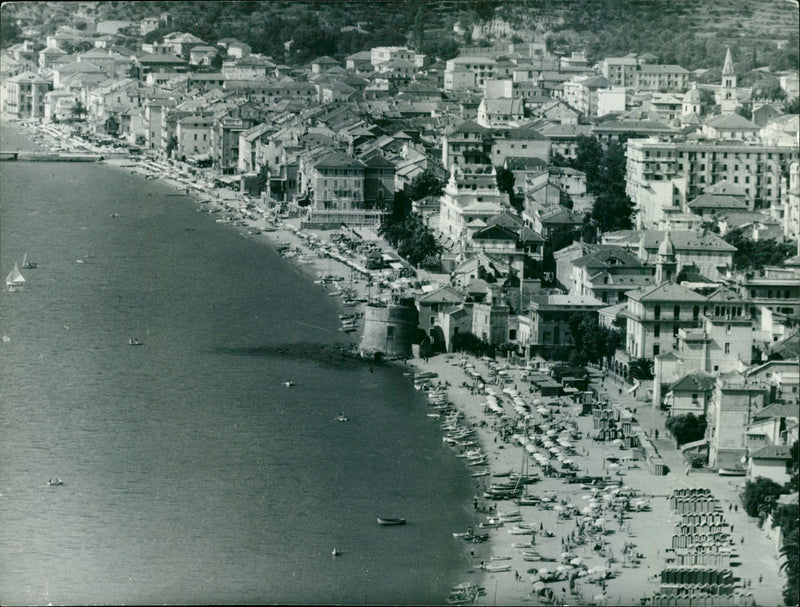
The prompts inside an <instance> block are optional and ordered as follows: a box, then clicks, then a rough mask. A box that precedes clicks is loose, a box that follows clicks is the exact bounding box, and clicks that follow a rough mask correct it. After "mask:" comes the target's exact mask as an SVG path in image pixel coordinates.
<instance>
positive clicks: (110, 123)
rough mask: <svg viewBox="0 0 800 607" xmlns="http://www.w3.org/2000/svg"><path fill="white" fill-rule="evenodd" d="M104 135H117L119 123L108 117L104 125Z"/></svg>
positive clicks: (112, 117)
mask: <svg viewBox="0 0 800 607" xmlns="http://www.w3.org/2000/svg"><path fill="white" fill-rule="evenodd" d="M105 127H106V133H108V134H109V135H118V134H119V121H118V120H117V119H116V118H115V117H114V116H109V117H108V118H107V119H106V123H105Z"/></svg>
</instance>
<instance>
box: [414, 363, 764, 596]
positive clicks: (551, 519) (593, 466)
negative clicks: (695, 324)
mask: <svg viewBox="0 0 800 607" xmlns="http://www.w3.org/2000/svg"><path fill="white" fill-rule="evenodd" d="M413 365H414V367H415V369H417V376H416V377H417V379H416V382H415V385H416V386H417V387H418V388H419V389H420V390H424V391H425V393H426V394H427V397H428V401H429V408H430V409H431V411H430V412H429V413H428V415H429V417H431V418H432V419H434V420H435V421H436V422H438V423H439V424H440V427H441V429H442V432H443V441H444V443H445V444H446V445H448V446H449V447H450V448H451V449H453V451H454V452H455V455H456V457H461V458H464V460H465V462H466V463H467V465H468V469H469V471H470V474H471V476H472V477H473V479H474V486H475V496H474V499H473V503H472V509H473V511H474V516H475V522H474V524H473V525H472V526H470V528H468V529H467V530H455V531H454V532H453V536H454V538H455V539H456V540H463V541H465V542H466V544H465V546H466V552H468V554H469V556H468V557H466V558H468V559H469V561H470V568H469V569H468V572H469V573H470V574H471V575H473V576H477V577H478V579H477V580H476V579H473V580H470V581H469V582H464V583H463V584H459V585H458V586H457V587H454V588H453V590H452V593H451V596H450V599H449V602H450V603H451V604H466V603H476V604H488V603H490V602H495V603H499V604H523V603H525V604H533V605H537V604H538V605H562V604H573V605H575V604H582V605H586V604H592V605H603V604H604V605H628V604H637V605H656V604H659V605H660V604H672V603H669V602H668V601H669V600H673V599H671V598H669V597H668V596H667V595H662V594H661V591H662V590H663V589H664V588H665V586H664V584H665V583H666V582H665V581H664V580H665V579H667V577H665V576H666V573H665V572H667V571H669V570H670V569H669V568H670V567H675V566H676V563H677V560H678V555H677V554H676V551H675V548H674V544H675V541H676V540H675V539H674V537H673V535H674V533H675V529H676V525H679V524H680V523H681V520H682V519H681V517H682V516H685V515H684V514H683V513H678V512H676V511H673V510H672V509H671V508H670V502H669V498H670V496H671V495H672V492H673V491H674V490H676V489H675V488H676V487H683V486H685V483H686V480H685V477H683V476H682V475H681V477H678V476H676V475H675V474H671V475H669V477H659V476H655V475H653V474H652V472H651V471H649V470H648V469H647V467H646V466H644V465H643V462H642V461H641V460H640V459H639V455H638V454H637V452H636V450H635V449H631V448H630V447H628V446H627V445H626V443H627V441H623V440H620V439H609V440H604V439H603V438H602V437H603V433H602V432H600V431H598V418H597V416H593V415H592V414H591V413H589V412H588V411H589V410H591V409H592V408H594V407H595V406H597V407H599V408H603V409H604V408H606V407H609V406H618V407H624V408H626V410H627V412H628V413H632V410H633V409H634V408H636V407H632V406H631V405H632V404H635V401H634V402H625V403H622V402H619V401H617V399H614V398H613V397H611V396H610V394H611V391H609V390H608V388H609V385H608V382H607V381H606V379H605V378H604V377H603V375H602V374H601V373H600V372H597V371H594V373H593V382H592V384H591V388H592V390H590V392H592V395H593V396H592V400H593V401H594V402H593V403H589V406H588V407H587V406H586V403H585V402H582V401H584V400H585V399H586V396H587V393H584V394H582V395H576V396H570V397H565V396H561V397H543V396H542V395H541V394H540V393H539V392H538V391H537V389H536V387H535V385H534V384H528V385H526V383H527V378H528V376H529V369H527V368H525V367H524V365H519V366H516V365H512V364H510V363H508V362H504V361H495V360H494V359H490V358H486V357H484V358H476V357H473V356H462V355H454V354H450V355H441V356H436V357H433V358H431V359H430V360H429V361H428V362H424V361H422V360H420V361H414V362H413ZM613 393H618V391H617V390H616V388H615V389H614V390H613ZM616 395H617V396H619V394H616ZM610 401H614V402H610ZM626 405H627V406H626ZM651 432H652V431H651ZM676 481H677V482H676ZM714 503H715V504H716V506H715V507H716V509H717V510H722V509H723V508H722V505H721V502H719V500H717V501H715V502H714ZM729 506H730V508H731V510H730V514H729V517H730V516H733V515H738V512H734V511H733V507H734V505H733V504H729ZM727 524H728V523H727V522H725V523H724V525H727ZM733 531H734V526H733V524H732V523H731V524H730V525H729V526H727V527H724V529H722V533H721V537H723V540H724V541H720V542H718V543H719V544H721V545H723V548H722V550H723V551H726V552H727V554H728V555H729V557H730V559H740V560H742V561H744V560H745V559H746V557H745V555H743V554H739V550H740V549H741V543H740V542H739V539H741V540H742V542H743V541H744V538H743V537H741V538H739V537H734V535H733ZM734 540H735V541H734ZM742 552H743V551H742ZM725 584H727V586H726V587H725V589H724V591H726V592H727V591H730V592H731V593H732V594H730V595H728V596H726V597H724V598H723V597H722V596H716V597H712V596H710V595H703V596H704V597H705V600H707V604H709V605H710V604H739V605H752V604H756V598H755V595H754V593H753V592H752V589H751V584H752V580H750V579H749V578H748V579H744V578H736V577H733V575H732V574H731V576H729V577H727V578H726V579H725ZM667 585H669V584H667ZM719 588H721V586H720V587H719ZM719 588H718V587H714V588H713V589H712V591H720V590H719ZM759 589H760V590H759V592H761V595H763V594H764V590H765V589H764V587H763V575H762V577H761V578H760V579H759ZM691 590H692V591H693V592H695V596H697V597H700V596H701V592H704V591H708V590H709V588H707V587H704V586H702V585H697V586H696V587H693V588H691ZM768 594H770V596H772V595H774V597H775V600H776V601H779V594H778V592H774V591H771V592H769V593H768ZM698 600H699V599H698ZM720 600H722V601H723V602H722V603H720V602H719V601H720ZM715 601H716V602H715ZM697 604H702V603H700V602H698V603H697Z"/></svg>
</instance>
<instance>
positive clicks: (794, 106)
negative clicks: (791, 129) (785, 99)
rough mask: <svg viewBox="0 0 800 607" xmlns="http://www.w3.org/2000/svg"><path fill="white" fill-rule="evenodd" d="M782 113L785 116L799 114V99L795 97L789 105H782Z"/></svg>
mask: <svg viewBox="0 0 800 607" xmlns="http://www.w3.org/2000/svg"><path fill="white" fill-rule="evenodd" d="M783 111H784V112H786V113H787V114H800V97H795V98H794V99H792V100H791V101H790V102H789V103H786V104H784V106H783Z"/></svg>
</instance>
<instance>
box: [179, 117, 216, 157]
mask: <svg viewBox="0 0 800 607" xmlns="http://www.w3.org/2000/svg"><path fill="white" fill-rule="evenodd" d="M213 127H214V118H213V117H212V116H208V115H206V116H187V117H185V118H181V119H180V120H178V122H177V126H176V129H175V137H176V138H177V140H178V146H177V148H176V155H177V157H178V158H179V159H180V160H186V159H188V158H196V159H199V158H203V157H209V158H210V154H211V151H212V149H211V141H212V133H211V130H212V129H213Z"/></svg>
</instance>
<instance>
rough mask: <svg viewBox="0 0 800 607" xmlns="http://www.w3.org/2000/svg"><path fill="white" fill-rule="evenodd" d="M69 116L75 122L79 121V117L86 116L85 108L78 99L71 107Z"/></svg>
mask: <svg viewBox="0 0 800 607" xmlns="http://www.w3.org/2000/svg"><path fill="white" fill-rule="evenodd" d="M71 114H72V117H73V118H75V119H76V120H80V119H81V117H83V116H85V115H86V106H84V105H83V102H82V101H81V100H80V99H78V101H77V102H76V103H75V105H74V106H73V108H72V112H71Z"/></svg>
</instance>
